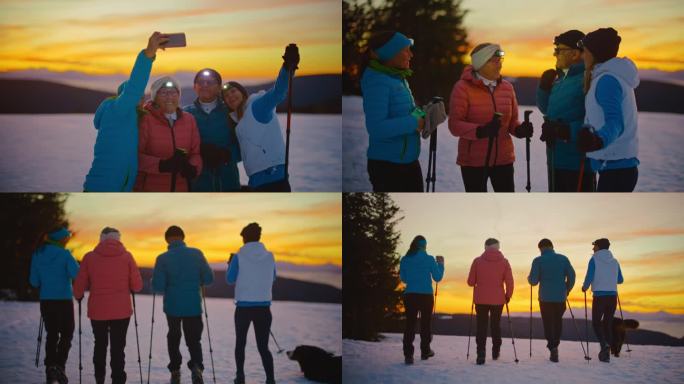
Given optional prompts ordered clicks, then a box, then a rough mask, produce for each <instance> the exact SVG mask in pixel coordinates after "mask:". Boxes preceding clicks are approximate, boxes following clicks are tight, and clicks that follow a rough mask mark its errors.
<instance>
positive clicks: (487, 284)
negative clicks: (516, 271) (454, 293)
mask: <svg viewBox="0 0 684 384" xmlns="http://www.w3.org/2000/svg"><path fill="white" fill-rule="evenodd" d="M504 283H506V291H505V292H504V288H503V285H504ZM468 285H469V286H471V287H475V293H474V295H475V296H474V298H473V299H474V300H475V304H489V305H502V304H505V303H506V298H510V297H511V296H513V273H512V272H511V265H510V264H508V260H506V258H504V255H503V253H501V251H499V250H497V249H493V248H490V249H486V250H485V251H484V253H483V254H482V255H481V256H480V257H476V258H475V260H473V264H472V265H471V266H470V274H468Z"/></svg>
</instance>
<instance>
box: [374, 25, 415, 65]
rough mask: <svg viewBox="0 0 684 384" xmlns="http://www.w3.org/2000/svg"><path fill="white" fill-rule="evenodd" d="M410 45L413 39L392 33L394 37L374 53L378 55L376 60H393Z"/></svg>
mask: <svg viewBox="0 0 684 384" xmlns="http://www.w3.org/2000/svg"><path fill="white" fill-rule="evenodd" d="M412 45H413V39H409V38H408V37H406V36H404V35H402V34H401V33H399V32H396V33H394V36H392V38H391V39H390V40H389V41H388V42H386V43H385V45H383V46H382V47H380V48H378V49H376V50H375V53H376V54H377V55H378V59H380V61H387V60H389V59H391V58H393V57H394V56H395V55H396V54H397V53H399V51H401V50H402V49H404V48H406V47H410V46H412Z"/></svg>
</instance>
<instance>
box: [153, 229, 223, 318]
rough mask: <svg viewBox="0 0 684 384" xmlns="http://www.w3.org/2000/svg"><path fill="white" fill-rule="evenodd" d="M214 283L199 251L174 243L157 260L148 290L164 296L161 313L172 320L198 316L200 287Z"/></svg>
mask: <svg viewBox="0 0 684 384" xmlns="http://www.w3.org/2000/svg"><path fill="white" fill-rule="evenodd" d="M213 281H214V272H213V271H212V270H211V268H210V267H209V264H208V263H207V260H206V259H205V258H204V255H203V254H202V251H200V250H199V249H196V248H189V247H187V246H186V245H185V243H184V242H182V241H174V242H172V243H171V244H169V246H168V251H166V252H164V253H162V254H161V255H159V256H158V257H157V261H156V262H155V264H154V272H153V274H152V289H153V290H154V292H163V293H164V312H165V313H166V314H167V315H169V316H174V317H191V316H199V315H201V314H202V296H201V293H200V290H201V288H200V287H201V286H202V285H204V286H206V285H209V284H211V283H212V282H213Z"/></svg>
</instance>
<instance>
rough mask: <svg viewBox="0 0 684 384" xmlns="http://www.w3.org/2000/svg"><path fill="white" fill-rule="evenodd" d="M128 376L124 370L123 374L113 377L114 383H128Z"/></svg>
mask: <svg viewBox="0 0 684 384" xmlns="http://www.w3.org/2000/svg"><path fill="white" fill-rule="evenodd" d="M127 378H128V376H127V375H126V372H123V373H122V374H121V376H119V377H117V378H114V377H112V384H126V379H127Z"/></svg>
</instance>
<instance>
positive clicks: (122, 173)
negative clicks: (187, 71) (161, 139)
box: [83, 51, 153, 192]
mask: <svg viewBox="0 0 684 384" xmlns="http://www.w3.org/2000/svg"><path fill="white" fill-rule="evenodd" d="M152 61H153V60H152V59H150V58H148V57H147V56H145V53H144V51H141V52H140V53H139V54H138V58H137V59H136V60H135V65H134V66H133V70H132V71H131V77H130V78H129V79H128V81H127V82H126V85H125V86H124V88H123V91H122V92H121V93H120V94H119V95H118V96H117V97H110V98H107V99H105V101H103V102H102V103H101V104H100V106H99V107H98V108H97V111H96V112H95V119H94V123H95V129H97V139H95V149H94V157H93V164H92V165H91V166H90V171H89V172H88V174H87V175H86V179H85V183H84V184H83V189H84V190H85V191H87V192H130V191H132V190H133V184H134V183H135V178H136V176H137V175H138V112H137V108H136V107H137V105H138V103H139V102H140V99H141V98H142V97H143V95H144V94H145V87H146V86H147V81H148V80H149V78H150V70H151V69H152Z"/></svg>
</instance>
